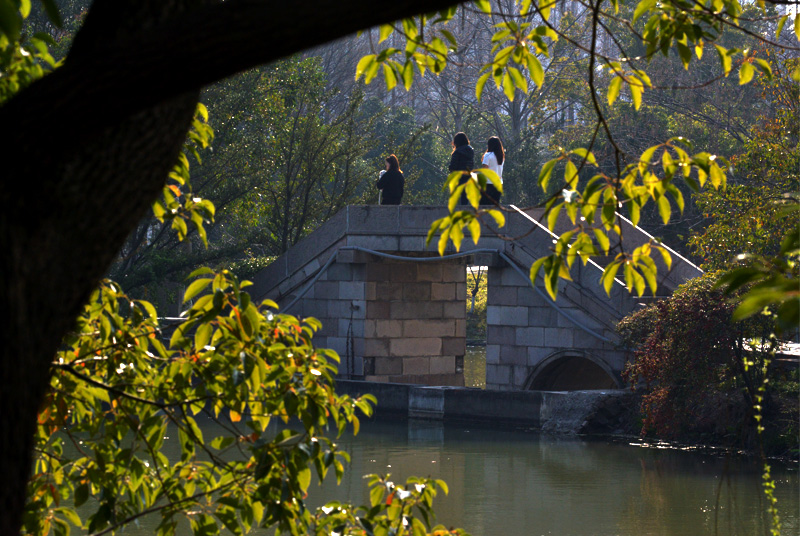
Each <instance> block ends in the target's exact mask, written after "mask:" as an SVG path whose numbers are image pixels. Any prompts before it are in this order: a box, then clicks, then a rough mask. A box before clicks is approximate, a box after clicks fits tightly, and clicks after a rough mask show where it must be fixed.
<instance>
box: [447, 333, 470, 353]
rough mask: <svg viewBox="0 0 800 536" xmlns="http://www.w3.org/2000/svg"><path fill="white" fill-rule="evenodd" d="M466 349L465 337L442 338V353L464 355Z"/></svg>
mask: <svg viewBox="0 0 800 536" xmlns="http://www.w3.org/2000/svg"><path fill="white" fill-rule="evenodd" d="M466 351H467V345H466V340H465V339H464V338H463V337H447V338H443V339H442V354H444V355H464V354H465V353H466Z"/></svg>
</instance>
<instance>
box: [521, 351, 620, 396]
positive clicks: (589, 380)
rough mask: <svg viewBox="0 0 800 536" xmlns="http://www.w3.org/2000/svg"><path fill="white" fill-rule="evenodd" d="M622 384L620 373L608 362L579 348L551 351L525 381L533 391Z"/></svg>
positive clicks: (596, 387) (602, 387) (570, 389)
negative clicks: (570, 350)
mask: <svg viewBox="0 0 800 536" xmlns="http://www.w3.org/2000/svg"><path fill="white" fill-rule="evenodd" d="M621 387H622V385H621V384H620V381H619V379H618V378H617V376H616V375H615V374H614V373H613V372H612V371H611V369H610V368H609V367H608V366H607V365H606V364H605V363H604V362H602V361H600V360H598V359H595V358H593V357H592V356H590V355H588V354H583V353H578V352H558V353H556V354H554V355H551V356H550V357H548V358H546V359H544V360H543V361H542V362H541V363H540V364H539V365H538V366H537V367H536V368H535V369H534V370H532V371H531V373H530V375H529V376H528V380H527V381H526V382H525V388H526V389H529V390H533V391H592V390H603V389H620V388H621Z"/></svg>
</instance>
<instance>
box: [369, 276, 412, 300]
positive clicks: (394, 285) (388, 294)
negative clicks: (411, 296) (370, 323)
mask: <svg viewBox="0 0 800 536" xmlns="http://www.w3.org/2000/svg"><path fill="white" fill-rule="evenodd" d="M372 284H373V285H375V294H376V296H375V299H376V300H381V301H394V300H402V299H403V287H404V285H403V283H398V282H392V281H389V282H381V283H372Z"/></svg>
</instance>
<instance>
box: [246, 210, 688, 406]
mask: <svg viewBox="0 0 800 536" xmlns="http://www.w3.org/2000/svg"><path fill="white" fill-rule="evenodd" d="M511 209H512V212H511V213H510V214H508V215H507V220H506V227H505V228H503V232H504V234H506V235H508V236H521V237H522V238H518V239H517V240H514V241H507V240H503V239H501V238H499V237H497V236H496V235H495V234H494V233H493V232H492V230H491V229H488V228H486V227H484V229H483V232H482V235H481V239H480V241H479V243H478V245H477V246H476V245H475V244H473V242H472V240H471V239H470V238H465V240H464V241H463V243H462V246H461V248H462V249H461V251H460V252H458V253H457V252H456V251H455V250H454V249H452V246H451V247H450V248H449V249H448V250H447V251H446V252H445V255H444V256H443V257H440V256H439V254H438V252H437V251H436V248H435V246H436V244H435V242H436V241H435V240H434V241H433V243H432V244H431V245H430V247H428V248H426V247H425V237H426V236H427V233H428V229H429V228H430V225H431V223H432V222H433V221H434V220H435V219H437V218H440V217H442V216H444V215H445V214H446V210H445V209H444V208H443V207H416V206H402V205H401V206H348V207H347V208H345V209H343V210H342V211H340V212H339V213H338V214H336V216H334V217H333V218H332V219H330V220H329V221H328V222H326V223H325V224H324V225H323V226H322V227H321V228H319V229H317V230H316V231H314V232H313V233H312V234H311V235H309V236H308V237H307V238H305V239H304V240H302V241H301V242H299V243H298V244H296V245H295V246H294V247H293V248H291V249H290V250H289V251H288V252H287V253H286V254H284V255H283V256H281V257H279V258H278V259H277V260H276V261H275V262H273V263H272V264H271V265H269V266H268V267H267V268H265V269H264V270H262V271H261V272H259V273H258V274H256V276H255V277H254V278H253V282H254V287H253V288H251V295H252V296H253V297H254V298H258V299H264V298H270V299H272V300H275V301H276V302H277V303H278V304H279V305H280V306H281V311H282V312H288V313H291V314H294V315H298V316H313V317H316V318H318V319H319V320H320V321H322V326H323V327H322V330H321V331H320V332H319V333H318V335H317V336H316V337H315V344H316V345H317V346H320V347H328V348H332V349H334V350H336V351H337V352H338V353H339V355H340V356H341V357H342V362H341V364H340V366H339V371H340V375H341V376H342V377H343V378H349V379H365V380H369V381H382V382H400V383H417V384H425V385H463V384H464V379H463V360H464V354H465V347H466V294H467V285H466V278H467V270H466V267H467V266H470V265H473V266H474V265H479V266H487V267H488V272H487V276H488V299H487V341H486V344H487V345H486V387H487V389H498V390H518V389H537V390H558V391H564V390H576V389H609V388H615V387H619V386H620V385H621V379H620V373H621V372H622V370H623V367H624V365H625V362H626V359H627V356H626V352H625V351H624V350H623V349H621V348H620V347H619V337H618V336H617V335H616V333H615V326H616V323H617V322H618V321H619V320H620V319H621V318H622V317H623V316H625V315H626V314H628V313H629V312H631V311H632V310H634V309H635V308H636V307H638V306H639V305H638V304H639V303H641V302H642V300H641V299H638V298H635V297H632V296H630V295H629V294H628V292H627V290H626V288H625V286H624V285H623V284H622V283H621V282H620V281H615V284H614V286H613V288H612V292H611V295H610V296H607V295H606V293H605V291H604V290H603V288H602V287H601V285H600V284H599V279H600V275H601V273H602V268H601V265H602V263H603V262H608V260H609V259H603V258H600V259H598V260H597V262H599V263H600V264H597V263H595V262H590V263H589V264H587V265H586V266H583V265H581V263H580V262H577V263H576V265H578V266H575V267H573V274H572V275H573V279H574V280H573V281H572V282H567V281H561V282H560V283H559V294H558V299H557V301H555V302H553V301H552V300H551V299H550V297H549V296H548V295H547V293H546V292H545V291H544V285H543V283H542V282H541V280H539V281H537V284H536V285H535V286H534V285H531V283H530V281H529V279H528V275H527V274H528V271H529V269H530V265H531V264H532V263H533V261H534V260H536V259H537V258H539V257H542V256H545V255H548V254H549V253H550V247H552V245H553V240H554V238H555V237H556V235H554V234H552V233H550V231H549V230H548V229H547V228H546V227H545V226H543V225H541V224H540V223H538V222H539V220H540V219H541V217H542V210H541V209H533V210H527V211H523V210H520V209H518V208H516V207H513V206H512V207H511ZM568 226H570V227H571V224H569V222H568V221H564V222H563V223H561V222H560V223H559V226H557V228H556V232H559V231H560V230H561V231H563V230H565V229H567V228H568ZM623 226H624V229H623V235H624V237H625V244H626V245H627V247H628V248H632V247H635V246H637V245H639V244H642V243H644V242H646V241H647V240H649V239H650V238H651V237H650V235H648V234H647V233H645V232H644V231H642V230H641V229H639V228H637V227H634V226H633V225H632V224H631V223H630V222H629V221H627V220H624V219H623ZM671 253H672V258H673V263H672V269H671V270H669V271H668V270H667V269H666V267H665V266H664V265H663V264H661V263H660V259H655V260H656V263H657V265H658V269H659V292H658V294H659V295H661V296H666V295H669V294H670V293H671V292H672V291H673V290H674V289H675V288H676V287H677V286H678V285H680V284H681V283H683V282H685V281H686V280H688V279H690V278H693V277H696V276H698V275H699V274H700V273H701V272H700V270H699V269H698V268H697V267H696V266H694V265H693V264H692V263H690V262H689V261H688V260H686V259H685V258H683V257H681V256H680V255H679V254H678V253H676V252H674V251H671Z"/></svg>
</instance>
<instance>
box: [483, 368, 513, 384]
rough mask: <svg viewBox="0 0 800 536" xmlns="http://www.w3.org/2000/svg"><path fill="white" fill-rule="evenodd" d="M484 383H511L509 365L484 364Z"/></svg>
mask: <svg viewBox="0 0 800 536" xmlns="http://www.w3.org/2000/svg"><path fill="white" fill-rule="evenodd" d="M486 383H487V384H490V383H492V384H495V385H508V384H510V383H511V367H509V366H507V365H486Z"/></svg>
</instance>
